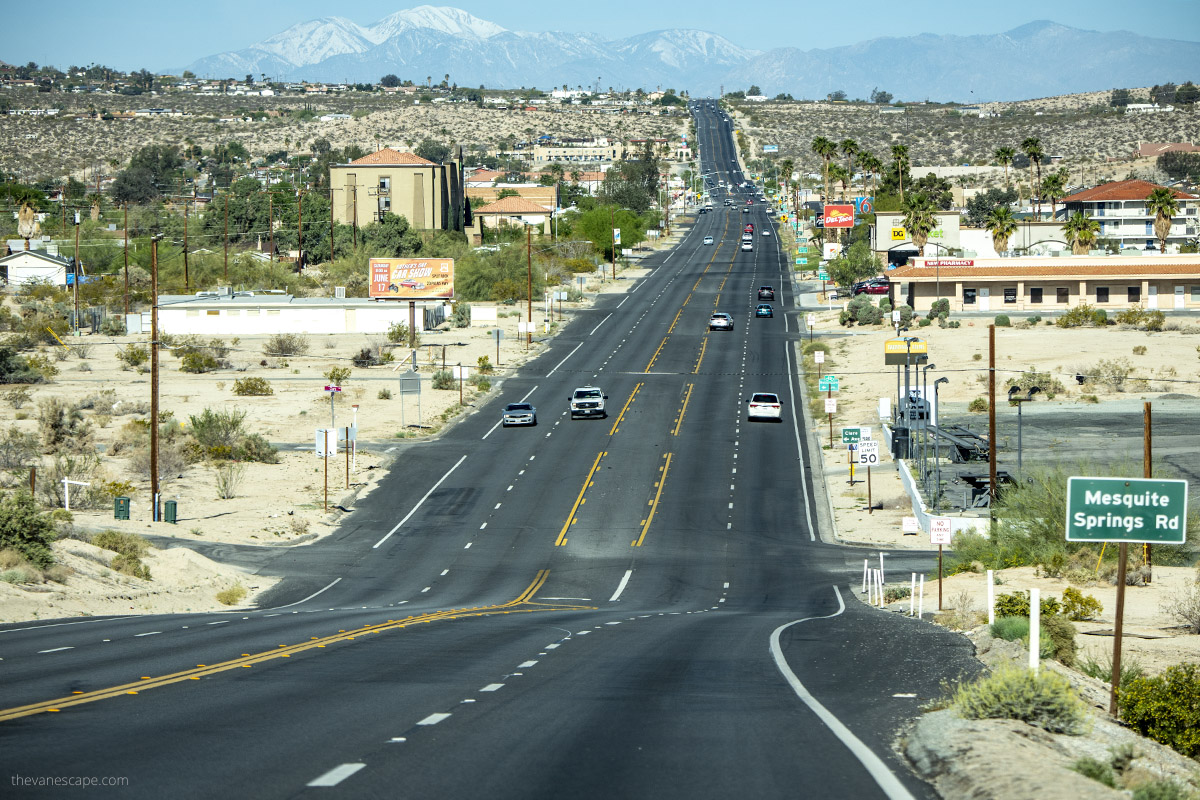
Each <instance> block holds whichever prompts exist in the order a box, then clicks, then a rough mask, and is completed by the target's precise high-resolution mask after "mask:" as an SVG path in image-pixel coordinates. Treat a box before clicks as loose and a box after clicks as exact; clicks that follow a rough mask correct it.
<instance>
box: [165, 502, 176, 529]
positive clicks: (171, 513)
mask: <svg viewBox="0 0 1200 800" xmlns="http://www.w3.org/2000/svg"><path fill="white" fill-rule="evenodd" d="M176 510H177V509H176V503H175V501H174V500H168V501H167V502H165V503H163V522H169V523H171V524H172V525H174V524H175V513H176Z"/></svg>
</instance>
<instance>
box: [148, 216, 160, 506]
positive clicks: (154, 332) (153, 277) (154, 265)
mask: <svg viewBox="0 0 1200 800" xmlns="http://www.w3.org/2000/svg"><path fill="white" fill-rule="evenodd" d="M161 238H162V235H161V234H156V235H155V236H153V237H152V238H151V239H150V300H151V303H152V304H151V306H150V497H151V501H152V502H153V508H152V511H151V515H150V518H151V519H152V520H153V521H154V522H158V240H159V239H161Z"/></svg>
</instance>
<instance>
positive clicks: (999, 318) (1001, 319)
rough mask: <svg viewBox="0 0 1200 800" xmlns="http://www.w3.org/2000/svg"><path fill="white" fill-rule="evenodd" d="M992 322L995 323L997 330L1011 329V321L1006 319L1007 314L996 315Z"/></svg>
mask: <svg viewBox="0 0 1200 800" xmlns="http://www.w3.org/2000/svg"><path fill="white" fill-rule="evenodd" d="M992 321H993V322H994V323H995V325H996V327H997V328H1011V327H1012V320H1010V319H1009V318H1008V314H997V315H996V318H995V319H994V320H992Z"/></svg>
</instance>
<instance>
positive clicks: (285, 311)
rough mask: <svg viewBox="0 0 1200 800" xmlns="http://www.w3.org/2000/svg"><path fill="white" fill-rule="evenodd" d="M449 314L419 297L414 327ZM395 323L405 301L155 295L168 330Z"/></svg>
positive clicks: (220, 331) (354, 327) (307, 329)
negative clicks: (157, 297)
mask: <svg viewBox="0 0 1200 800" xmlns="http://www.w3.org/2000/svg"><path fill="white" fill-rule="evenodd" d="M449 314H450V311H449V307H448V306H447V305H446V304H445V303H443V302H441V301H436V302H435V301H429V302H419V303H417V325H416V327H417V330H418V331H424V330H430V329H431V328H433V327H435V326H436V325H437V324H438V323H439V322H441V321H442V320H444V319H445V318H446V317H447V316H449ZM397 322H399V323H401V324H404V325H407V324H408V303H406V302H402V301H394V300H393V301H387V300H369V299H367V298H362V297H349V298H335V297H293V296H292V295H290V294H282V293H278V294H277V293H273V292H272V293H263V292H237V293H235V294H214V293H211V292H201V293H198V294H196V295H162V296H160V297H159V300H158V326H159V329H160V330H164V331H167V332H169V333H173V334H188V333H196V334H202V335H205V336H216V335H220V336H253V335H256V334H271V333H309V334H321V333H366V334H375V333H378V334H383V333H387V330H388V328H389V327H390V326H391V325H393V324H394V323H397Z"/></svg>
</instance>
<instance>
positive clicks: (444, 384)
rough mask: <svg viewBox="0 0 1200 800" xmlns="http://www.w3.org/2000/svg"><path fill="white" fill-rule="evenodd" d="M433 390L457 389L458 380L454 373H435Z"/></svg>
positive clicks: (442, 371) (445, 371)
mask: <svg viewBox="0 0 1200 800" xmlns="http://www.w3.org/2000/svg"><path fill="white" fill-rule="evenodd" d="M433 388H435V389H457V388H458V379H457V378H455V377H454V373H453V372H451V371H450V370H448V369H445V370H438V371H437V372H435V373H433Z"/></svg>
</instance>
